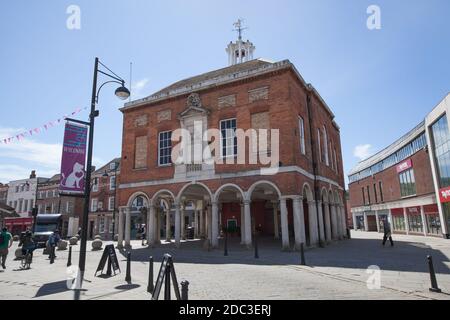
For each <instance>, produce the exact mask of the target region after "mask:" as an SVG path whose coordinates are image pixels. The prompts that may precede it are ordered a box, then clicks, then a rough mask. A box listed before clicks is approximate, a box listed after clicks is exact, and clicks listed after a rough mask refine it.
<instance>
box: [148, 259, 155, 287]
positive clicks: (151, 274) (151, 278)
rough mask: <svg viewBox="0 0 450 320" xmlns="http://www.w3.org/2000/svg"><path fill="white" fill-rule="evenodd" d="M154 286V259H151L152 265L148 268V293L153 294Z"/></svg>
mask: <svg viewBox="0 0 450 320" xmlns="http://www.w3.org/2000/svg"><path fill="white" fill-rule="evenodd" d="M153 290H154V284H153V257H150V265H149V267H148V285H147V292H149V293H153Z"/></svg>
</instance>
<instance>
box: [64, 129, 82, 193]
mask: <svg viewBox="0 0 450 320" xmlns="http://www.w3.org/2000/svg"><path fill="white" fill-rule="evenodd" d="M87 132H88V127H87V126H83V125H80V124H74V123H69V122H67V123H66V127H65V130H64V143H63V151H62V159H61V180H60V183H59V191H60V192H61V193H69V194H83V193H84V182H85V179H84V177H85V165H86V142H87Z"/></svg>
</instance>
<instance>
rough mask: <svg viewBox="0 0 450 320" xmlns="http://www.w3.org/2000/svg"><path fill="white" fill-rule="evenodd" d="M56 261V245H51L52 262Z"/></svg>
mask: <svg viewBox="0 0 450 320" xmlns="http://www.w3.org/2000/svg"><path fill="white" fill-rule="evenodd" d="M54 262H55V246H51V247H50V264H53V263H54Z"/></svg>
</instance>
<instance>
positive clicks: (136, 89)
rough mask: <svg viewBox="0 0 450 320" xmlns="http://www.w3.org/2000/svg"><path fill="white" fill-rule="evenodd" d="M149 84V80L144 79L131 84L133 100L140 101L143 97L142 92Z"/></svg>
mask: <svg viewBox="0 0 450 320" xmlns="http://www.w3.org/2000/svg"><path fill="white" fill-rule="evenodd" d="M148 82H149V79H147V78H144V79H141V80H138V81H133V83H132V84H131V94H132V96H133V99H139V98H140V97H141V96H142V92H143V90H144V89H145V87H146V86H147V84H148Z"/></svg>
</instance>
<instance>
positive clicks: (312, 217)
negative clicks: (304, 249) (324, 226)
mask: <svg viewBox="0 0 450 320" xmlns="http://www.w3.org/2000/svg"><path fill="white" fill-rule="evenodd" d="M302 197H303V219H304V225H305V240H306V245H307V246H311V245H312V244H313V242H314V241H315V231H314V230H315V228H316V227H315V225H316V221H317V216H316V212H315V210H314V209H312V207H311V204H312V203H313V202H314V197H313V193H312V190H311V187H310V186H309V184H308V183H307V182H305V183H304V184H303V187H302Z"/></svg>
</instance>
